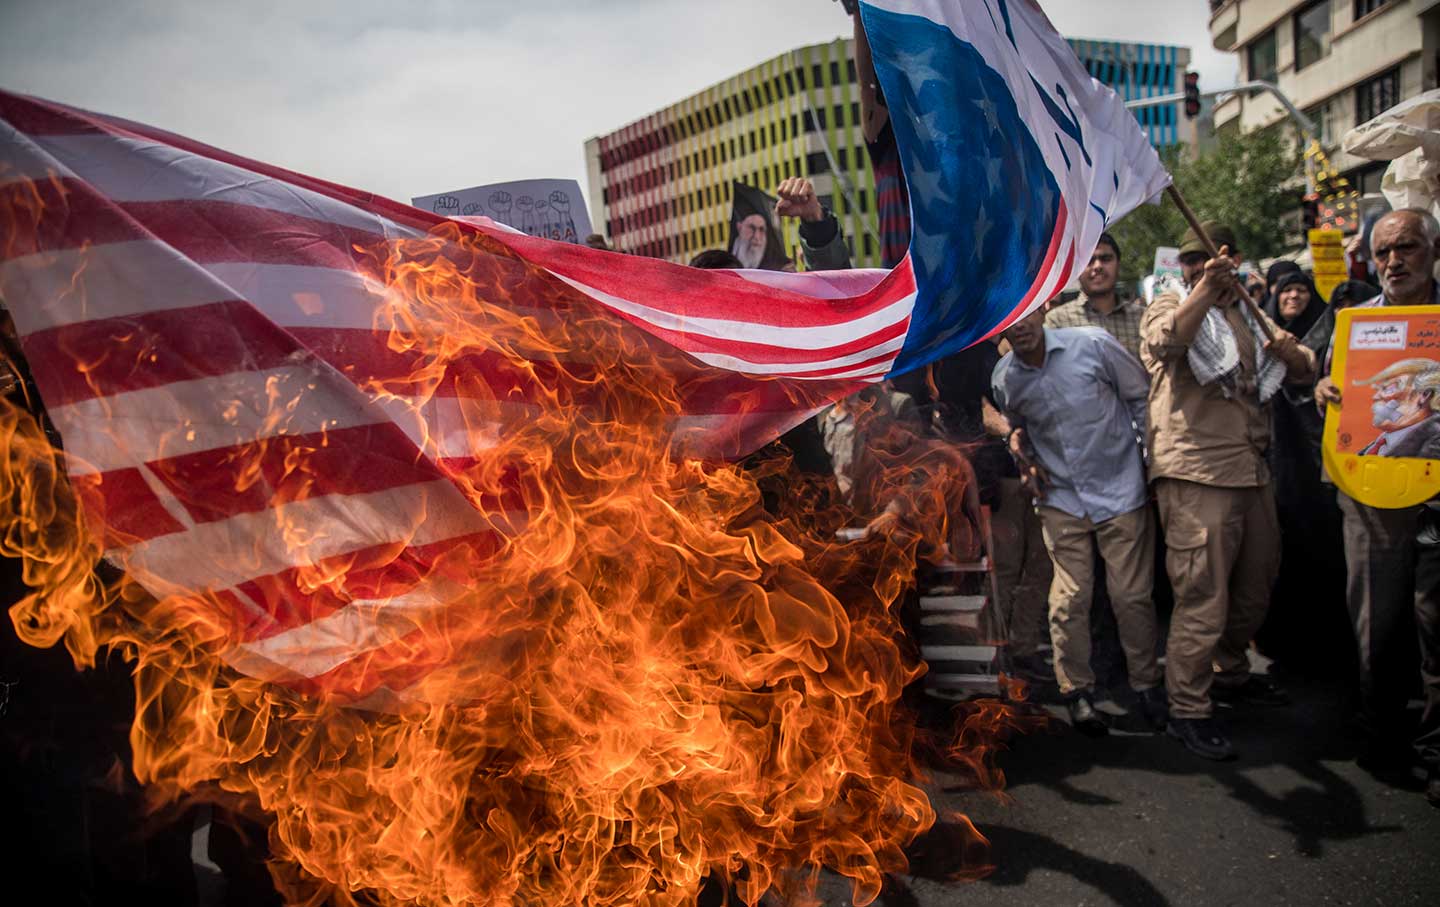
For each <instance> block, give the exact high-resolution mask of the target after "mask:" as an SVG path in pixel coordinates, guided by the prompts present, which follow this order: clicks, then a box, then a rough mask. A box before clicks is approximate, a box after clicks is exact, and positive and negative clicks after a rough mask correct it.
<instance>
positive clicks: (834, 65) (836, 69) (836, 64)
mask: <svg viewBox="0 0 1440 907" xmlns="http://www.w3.org/2000/svg"><path fill="white" fill-rule="evenodd" d="M830 84H831V85H839V84H840V61H839V60H831V61H830Z"/></svg>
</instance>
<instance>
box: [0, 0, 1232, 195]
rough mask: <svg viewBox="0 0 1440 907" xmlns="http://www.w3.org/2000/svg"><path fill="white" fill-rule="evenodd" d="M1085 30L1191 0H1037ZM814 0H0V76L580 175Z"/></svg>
mask: <svg viewBox="0 0 1440 907" xmlns="http://www.w3.org/2000/svg"><path fill="white" fill-rule="evenodd" d="M1041 5H1042V6H1044V7H1045V9H1046V11H1047V12H1048V13H1049V14H1050V16H1051V19H1052V21H1054V23H1055V25H1056V27H1057V28H1059V29H1060V31H1061V32H1063V33H1064V34H1066V35H1070V36H1074V37H1086V38H1114V39H1121V40H1141V41H1156V42H1163V43H1170V44H1180V45H1184V46H1188V47H1190V48H1191V49H1192V51H1194V53H1195V57H1196V59H1195V68H1197V69H1198V70H1199V71H1200V73H1201V78H1202V84H1203V85H1205V86H1206V87H1207V88H1208V87H1218V86H1220V85H1224V84H1231V83H1232V82H1233V81H1234V79H1235V76H1236V65H1235V63H1234V58H1233V57H1231V56H1228V55H1223V54H1219V53H1216V52H1215V51H1214V50H1212V49H1211V48H1210V45H1209V40H1208V39H1209V33H1208V31H1207V30H1206V22H1207V20H1208V16H1209V5H1208V4H1207V3H1205V2H1204V0H1179V2H1168V3H1166V2H1158V0H1042V2H1041ZM849 29H850V25H849V20H848V19H847V18H846V17H845V15H844V14H843V13H842V11H841V9H840V5H839V4H838V3H836V2H834V0H723V2H705V0H234V2H221V0H0V88H4V89H6V90H10V91H19V92H24V93H28V94H35V95H40V96H42V97H46V98H50V99H52V100H56V101H62V102H65V103H68V104H73V105H76V106H80V107H85V108H89V109H91V110H96V111H100V112H104V113H109V114H114V115H117V116H121V117H126V118H128V119H134V120H139V121H141V122H145V123H149V124H151V125H153V126H158V127H162V128H164V129H168V130H170V131H173V132H178V133H181V134H183V135H187V136H189V137H191V138H194V139H198V140H200V141H203V142H207V143H209V144H212V145H217V146H219V147H221V148H224V149H226V150H228V151H232V152H235V153H237V154H241V155H244V156H246V157H253V158H259V159H261V160H264V161H267V162H269V163H272V164H277V165H280V166H283V167H288V168H291V169H294V170H299V171H301V172H304V173H308V174H310V175H312V176H317V177H321V178H324V179H328V180H332V181H334V182H339V183H344V184H347V185H350V186H355V187H357V188H362V189H367V190H370V191H374V192H379V193H381V194H384V195H388V196H390V197H392V198H396V199H400V200H402V201H407V202H408V201H409V200H410V198H411V197H413V196H417V195H424V194H428V193H433V192H440V191H446V190H450V189H460V188H465V187H468V186H473V185H478V184H483V183H492V182H500V181H504V180H513V179H528V178H539V177H569V178H574V179H577V180H579V181H580V182H581V185H582V186H584V183H585V177H584V172H585V170H584V152H583V143H584V140H585V139H586V138H588V137H591V136H594V135H598V134H601V133H605V132H609V131H611V130H613V129H615V128H617V127H619V126H622V125H624V124H625V123H627V122H630V121H631V120H634V119H636V118H638V117H641V116H644V115H645V114H647V113H651V112H653V111H654V110H657V109H659V108H660V107H664V106H666V105H667V104H669V103H671V102H673V101H675V100H677V99H679V98H682V97H684V96H686V95H688V94H691V93H693V92H695V91H697V90H699V89H701V88H704V87H706V86H707V85H710V84H713V83H715V82H717V81H720V80H721V79H724V78H726V77H728V76H730V75H733V74H735V73H736V72H739V71H741V70H743V69H747V68H749V67H750V66H752V65H754V64H756V63H758V62H760V61H762V60H765V59H768V58H770V57H773V56H775V55H776V54H779V53H781V52H783V51H785V50H789V49H790V48H793V47H798V46H801V45H804V44H811V43H816V42H819V41H825V40H829V39H831V38H834V37H836V36H838V35H841V34H848V33H849Z"/></svg>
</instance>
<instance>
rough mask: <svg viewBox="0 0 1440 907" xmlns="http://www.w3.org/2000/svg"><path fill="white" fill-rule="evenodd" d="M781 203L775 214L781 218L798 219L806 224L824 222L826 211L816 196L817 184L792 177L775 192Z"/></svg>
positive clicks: (778, 203)
mask: <svg viewBox="0 0 1440 907" xmlns="http://www.w3.org/2000/svg"><path fill="white" fill-rule="evenodd" d="M775 194H776V196H778V197H779V199H780V200H779V201H778V202H777V203H776V204H775V213H776V214H778V215H779V216H781V217H798V218H800V219H801V220H803V221H805V222H806V223H814V222H816V221H819V220H824V218H825V209H824V208H822V207H821V206H820V199H819V198H818V197H817V196H816V195H815V184H814V183H812V182H810V181H809V180H807V179H805V178H804V177H799V176H792V177H790V178H789V179H787V180H785V181H784V182H783V183H781V184H780V187H779V188H778V189H776V190H775Z"/></svg>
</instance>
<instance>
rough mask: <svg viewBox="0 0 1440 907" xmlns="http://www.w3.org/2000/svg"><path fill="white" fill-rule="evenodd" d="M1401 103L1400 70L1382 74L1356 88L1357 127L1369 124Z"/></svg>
mask: <svg viewBox="0 0 1440 907" xmlns="http://www.w3.org/2000/svg"><path fill="white" fill-rule="evenodd" d="M1399 103H1400V70H1399V69H1398V68H1397V69H1392V70H1390V71H1389V72H1386V73H1381V74H1380V75H1378V76H1376V77H1375V78H1373V79H1371V80H1370V81H1368V82H1362V83H1360V85H1358V86H1357V87H1356V88H1355V125H1356V126H1359V125H1360V124H1361V123H1368V122H1369V121H1371V120H1373V119H1375V118H1376V117H1377V116H1379V115H1380V114H1382V113H1384V112H1385V111H1387V110H1389V109H1390V108H1391V107H1394V106H1395V105H1396V104H1399Z"/></svg>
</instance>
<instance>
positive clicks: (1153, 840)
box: [820, 680, 1440, 907]
mask: <svg viewBox="0 0 1440 907" xmlns="http://www.w3.org/2000/svg"><path fill="white" fill-rule="evenodd" d="M1289 687H1290V690H1291V692H1292V693H1293V694H1294V695H1295V697H1296V702H1295V704H1294V705H1293V706H1291V707H1289V708H1287V709H1269V710H1263V711H1262V710H1252V711H1244V712H1242V711H1227V712H1226V713H1225V720H1226V722H1227V725H1228V726H1229V728H1230V730H1231V732H1232V735H1233V738H1234V742H1235V745H1236V748H1237V749H1238V750H1239V751H1240V758H1239V759H1238V760H1237V761H1235V762H1231V763H1220V764H1217V763H1211V762H1206V761H1204V760H1202V759H1200V758H1198V757H1196V756H1193V755H1191V754H1190V753H1189V752H1188V751H1186V750H1185V749H1184V748H1183V747H1182V746H1181V745H1180V744H1179V743H1177V742H1176V741H1174V740H1171V739H1169V738H1167V737H1165V736H1164V735H1139V734H1133V735H1132V734H1112V735H1111V736H1109V737H1107V738H1102V739H1099V740H1092V739H1089V738H1084V737H1081V736H1079V735H1077V734H1075V733H1073V732H1071V731H1070V730H1069V728H1068V727H1067V726H1065V725H1063V724H1061V723H1059V722H1055V723H1053V724H1052V725H1051V729H1050V731H1049V732H1040V733H1036V734H1030V735H1027V736H1023V737H1017V738H1015V739H1013V740H1011V741H1010V744H1009V747H1010V748H1009V752H1007V753H1005V754H1004V755H1002V756H1001V758H1000V767H1001V768H1002V769H1003V770H1004V771H1005V773H1006V774H1007V776H1008V779H1009V784H1008V786H1007V789H1006V796H1005V797H1003V798H1002V797H997V796H995V795H992V794H977V793H975V792H973V791H966V790H964V789H963V779H961V778H959V777H958V776H954V775H947V774H943V773H942V774H937V775H936V777H935V779H934V783H933V785H932V788H931V791H932V799H933V800H934V801H935V804H936V807H937V809H938V810H940V811H942V812H945V811H959V812H962V813H964V814H966V815H968V816H969V817H970V819H971V820H973V822H974V823H975V825H976V826H977V827H978V828H979V830H980V831H981V832H982V833H984V834H985V835H986V836H987V837H988V838H989V840H990V842H991V853H990V861H991V862H992V863H993V865H994V867H995V868H994V870H993V872H991V874H990V875H989V876H988V877H986V878H985V879H983V880H981V881H972V882H957V881H952V880H950V879H949V876H950V875H952V874H953V873H954V872H955V871H956V870H957V869H959V868H961V867H962V866H963V864H964V861H963V858H962V857H963V850H962V847H961V845H962V844H963V842H964V840H965V838H964V836H963V835H962V834H960V833H959V831H958V829H959V827H960V826H958V825H957V824H955V823H950V824H948V825H946V826H942V827H941V828H939V829H937V831H936V832H933V833H932V834H931V835H930V836H929V837H928V838H927V839H925V840H922V841H921V842H918V843H917V845H916V846H914V847H912V848H911V856H912V862H913V864H914V865H913V867H912V872H913V874H912V875H907V876H904V877H899V878H896V879H894V880H893V881H892V882H891V884H890V885H889V887H888V888H887V890H886V891H885V892H884V894H883V895H882V897H881V900H880V902H879V903H880V904H882V905H885V907H919V905H925V907H931V905H934V907H940V905H969V904H976V905H980V904H984V905H990V907H1005V905H1072V904H1073V905H1109V904H1122V905H1131V904H1144V905H1151V904H1155V905H1167V904H1168V905H1189V904H1204V905H1217V907H1218V905H1252V904H1254V905H1291V904H1293V905H1311V904H1337V905H1338V904H1355V905H1361V904H1386V905H1408V904H1417V905H1420V904H1423V905H1434V904H1440V809H1436V808H1434V807H1432V806H1430V805H1429V804H1428V803H1427V801H1426V800H1425V797H1424V794H1423V792H1422V791H1421V788H1422V787H1423V785H1421V784H1420V780H1421V777H1422V776H1421V775H1420V774H1419V773H1418V771H1417V772H1416V773H1415V774H1413V775H1411V776H1410V778H1409V781H1408V782H1403V780H1402V779H1398V778H1391V779H1389V782H1388V783H1387V782H1383V781H1380V780H1377V779H1376V778H1374V777H1372V776H1371V775H1369V774H1367V773H1366V772H1365V771H1364V770H1362V769H1361V768H1359V767H1358V766H1357V765H1356V764H1355V762H1354V755H1355V744H1354V742H1353V740H1352V739H1351V735H1350V734H1348V733H1347V723H1348V722H1347V715H1348V706H1347V696H1346V694H1345V690H1344V689H1343V687H1342V686H1340V685H1338V684H1337V685H1324V684H1319V683H1314V682H1312V683H1308V684H1306V683H1299V682H1298V681H1293V680H1292V681H1290V682H1289ZM1052 711H1053V712H1054V713H1055V714H1059V710H1058V709H1052ZM1407 787H1408V788H1409V789H1406V788H1407ZM820 894H821V897H822V898H823V900H824V903H826V904H827V905H848V904H850V903H851V900H850V897H849V892H848V889H847V887H846V886H845V885H844V884H843V883H841V882H840V880H838V879H827V880H826V883H825V885H824V887H823V889H822V891H821V892H820Z"/></svg>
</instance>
